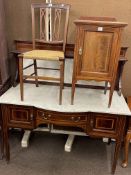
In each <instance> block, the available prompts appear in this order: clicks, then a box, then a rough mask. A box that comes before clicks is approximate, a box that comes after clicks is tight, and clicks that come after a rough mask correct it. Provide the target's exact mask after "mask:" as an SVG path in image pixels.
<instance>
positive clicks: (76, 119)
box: [71, 117, 81, 122]
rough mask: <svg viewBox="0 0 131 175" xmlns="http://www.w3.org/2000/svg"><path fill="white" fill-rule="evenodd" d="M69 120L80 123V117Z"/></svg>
mask: <svg viewBox="0 0 131 175" xmlns="http://www.w3.org/2000/svg"><path fill="white" fill-rule="evenodd" d="M71 119H72V120H73V121H74V122H79V121H80V119H81V118H80V117H71Z"/></svg>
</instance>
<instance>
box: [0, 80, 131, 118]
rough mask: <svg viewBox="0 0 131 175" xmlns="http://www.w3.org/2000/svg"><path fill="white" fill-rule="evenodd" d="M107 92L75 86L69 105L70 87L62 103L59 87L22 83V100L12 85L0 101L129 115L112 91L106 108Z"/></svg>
mask: <svg viewBox="0 0 131 175" xmlns="http://www.w3.org/2000/svg"><path fill="white" fill-rule="evenodd" d="M108 100H109V94H108V92H107V94H106V95H105V94H104V92H103V90H94V89H86V88H76V93H75V100H74V105H71V88H69V87H68V88H67V87H66V88H65V89H64V90H63V102H62V105H59V104H58V101H59V87H58V86H49V85H48V86H47V85H39V87H36V86H35V85H34V84H27V83H25V84H24V101H23V102H22V101H21V100H20V87H19V85H18V86H17V87H15V88H14V87H12V88H11V89H9V90H8V91H7V92H6V93H5V94H3V95H2V96H1V97H0V103H5V104H16V105H25V106H34V107H38V108H42V109H47V110H52V111H59V112H100V113H110V114H119V115H131V112H130V110H129V108H128V106H127V104H126V102H125V99H124V97H123V96H121V97H120V96H118V94H117V92H114V95H113V99H112V105H111V107H110V108H108Z"/></svg>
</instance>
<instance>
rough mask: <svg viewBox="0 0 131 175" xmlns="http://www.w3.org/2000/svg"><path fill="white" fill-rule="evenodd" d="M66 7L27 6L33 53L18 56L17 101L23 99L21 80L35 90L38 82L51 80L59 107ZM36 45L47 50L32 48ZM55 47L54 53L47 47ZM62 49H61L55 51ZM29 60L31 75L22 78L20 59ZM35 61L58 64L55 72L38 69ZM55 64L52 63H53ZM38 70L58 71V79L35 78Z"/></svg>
mask: <svg viewBox="0 0 131 175" xmlns="http://www.w3.org/2000/svg"><path fill="white" fill-rule="evenodd" d="M69 10H70V5H68V4H52V3H33V4H31V13H32V42H33V50H31V51H28V52H25V53H24V54H21V55H19V72H20V93H21V100H22V101H23V100H24V88H23V83H24V79H33V80H35V84H36V86H37V87H38V84H39V81H38V80H45V81H48V82H49V81H53V82H59V83H60V92H59V104H60V105H61V104H62V89H63V88H64V64H65V58H64V57H65V47H66V39H67V31H68V21H69ZM36 43H43V44H47V46H48V45H49V50H40V49H38V48H37V47H36ZM50 45H51V46H54V48H55V49H56V48H58V50H57V49H56V50H50V48H52V47H50ZM59 46H62V47H61V48H62V50H59ZM25 59H32V60H33V65H34V73H32V74H31V75H24V73H23V60H25ZM37 60H44V61H51V62H53V63H54V62H58V63H59V69H53V68H49V67H38V66H37ZM55 64H56V63H55ZM38 69H44V70H55V71H56V70H58V71H60V74H59V77H54V76H43V75H42V76H39V75H38Z"/></svg>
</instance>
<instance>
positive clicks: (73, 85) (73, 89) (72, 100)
mask: <svg viewBox="0 0 131 175" xmlns="http://www.w3.org/2000/svg"><path fill="white" fill-rule="evenodd" d="M75 83H76V81H75V80H73V81H72V92H71V105H73V104H74V94H75Z"/></svg>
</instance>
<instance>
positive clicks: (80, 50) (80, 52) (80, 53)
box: [79, 47, 82, 55]
mask: <svg viewBox="0 0 131 175" xmlns="http://www.w3.org/2000/svg"><path fill="white" fill-rule="evenodd" d="M79 55H82V48H81V47H80V48H79Z"/></svg>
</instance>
